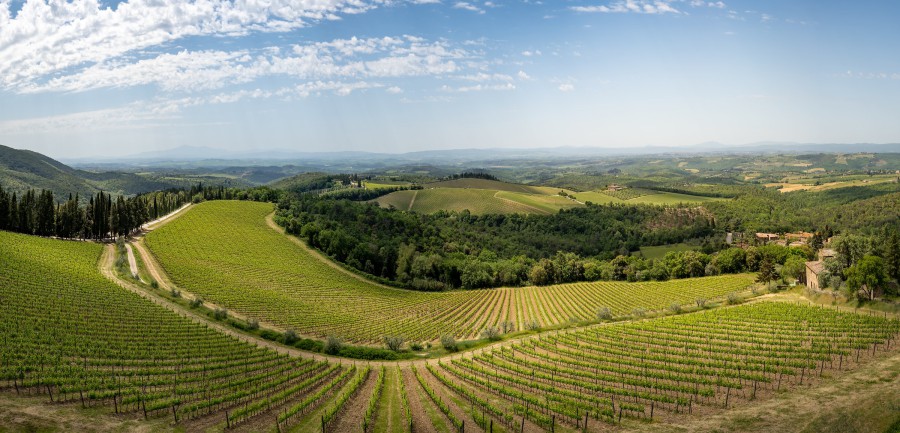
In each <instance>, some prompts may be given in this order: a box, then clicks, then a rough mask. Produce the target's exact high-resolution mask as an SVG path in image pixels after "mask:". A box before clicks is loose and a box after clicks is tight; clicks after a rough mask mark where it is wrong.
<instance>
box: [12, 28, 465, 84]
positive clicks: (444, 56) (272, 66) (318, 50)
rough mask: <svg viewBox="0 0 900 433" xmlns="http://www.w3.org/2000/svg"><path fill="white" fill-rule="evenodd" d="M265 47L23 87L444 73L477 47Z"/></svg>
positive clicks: (91, 71) (404, 42) (353, 42)
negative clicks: (469, 48)
mask: <svg viewBox="0 0 900 433" xmlns="http://www.w3.org/2000/svg"><path fill="white" fill-rule="evenodd" d="M288 48H289V49H288V50H286V51H289V52H288V53H285V54H282V50H281V49H278V48H277V47H273V48H269V49H264V50H256V51H255V52H254V51H250V50H246V49H245V50H235V51H187V50H184V51H181V52H178V53H174V54H168V53H166V54H160V55H158V56H156V57H152V58H149V59H144V60H140V61H137V62H134V63H124V64H123V63H120V62H104V63H100V64H96V65H93V66H91V67H88V68H85V69H83V70H81V71H79V72H75V73H72V74H70V75H64V76H61V77H57V78H53V79H50V80H47V81H46V82H43V83H30V84H28V85H27V86H23V87H21V88H19V89H18V90H19V92H21V93H38V92H59V91H62V92H81V91H86V90H93V89H98V88H122V87H134V86H144V85H153V86H158V87H159V88H160V89H162V90H164V91H169V92H173V91H177V92H187V93H192V92H197V91H205V90H213V89H220V88H224V87H227V86H231V85H238V84H245V83H250V82H253V81H255V80H257V79H259V78H261V77H267V76H284V77H291V78H295V79H299V80H335V79H350V78H352V79H365V78H396V77H410V76H423V75H432V76H441V75H445V74H452V73H457V72H460V71H461V70H463V69H464V68H465V65H464V64H463V63H461V62H460V61H461V60H471V59H474V58H475V57H476V54H474V53H471V52H469V51H467V50H464V49H462V48H457V47H453V46H451V45H450V44H449V43H448V42H445V41H436V42H430V41H426V40H424V39H421V38H417V37H412V36H406V37H385V38H371V39H358V38H350V39H336V40H333V41H328V42H319V43H312V44H306V45H293V46H290V47H288Z"/></svg>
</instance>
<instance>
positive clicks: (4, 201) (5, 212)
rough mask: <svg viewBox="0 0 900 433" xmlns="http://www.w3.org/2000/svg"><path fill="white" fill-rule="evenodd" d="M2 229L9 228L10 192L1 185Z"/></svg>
mask: <svg viewBox="0 0 900 433" xmlns="http://www.w3.org/2000/svg"><path fill="white" fill-rule="evenodd" d="M0 230H9V194H7V193H6V191H4V190H3V185H0Z"/></svg>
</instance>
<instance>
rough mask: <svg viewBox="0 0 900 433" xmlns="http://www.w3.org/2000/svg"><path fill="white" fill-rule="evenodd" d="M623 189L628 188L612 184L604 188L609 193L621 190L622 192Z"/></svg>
mask: <svg viewBox="0 0 900 433" xmlns="http://www.w3.org/2000/svg"><path fill="white" fill-rule="evenodd" d="M625 188H628V187H626V186H622V185H616V184H614V183H613V184H610V185H607V186H606V190H607V191H611V192H613V191H621V190H623V189H625Z"/></svg>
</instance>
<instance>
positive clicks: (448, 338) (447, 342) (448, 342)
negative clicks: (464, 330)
mask: <svg viewBox="0 0 900 433" xmlns="http://www.w3.org/2000/svg"><path fill="white" fill-rule="evenodd" d="M441 346H444V349H446V350H447V351H448V352H456V351H457V350H458V349H459V348H458V347H457V345H456V338H454V337H453V336H452V335H443V336H441Z"/></svg>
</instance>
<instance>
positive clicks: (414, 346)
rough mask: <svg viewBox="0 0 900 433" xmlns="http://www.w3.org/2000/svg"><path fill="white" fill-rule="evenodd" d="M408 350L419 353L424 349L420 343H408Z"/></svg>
mask: <svg viewBox="0 0 900 433" xmlns="http://www.w3.org/2000/svg"><path fill="white" fill-rule="evenodd" d="M409 348H410V349H412V350H413V351H416V352H420V351H422V349H424V347H423V346H422V343H419V342H415V343H409Z"/></svg>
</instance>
